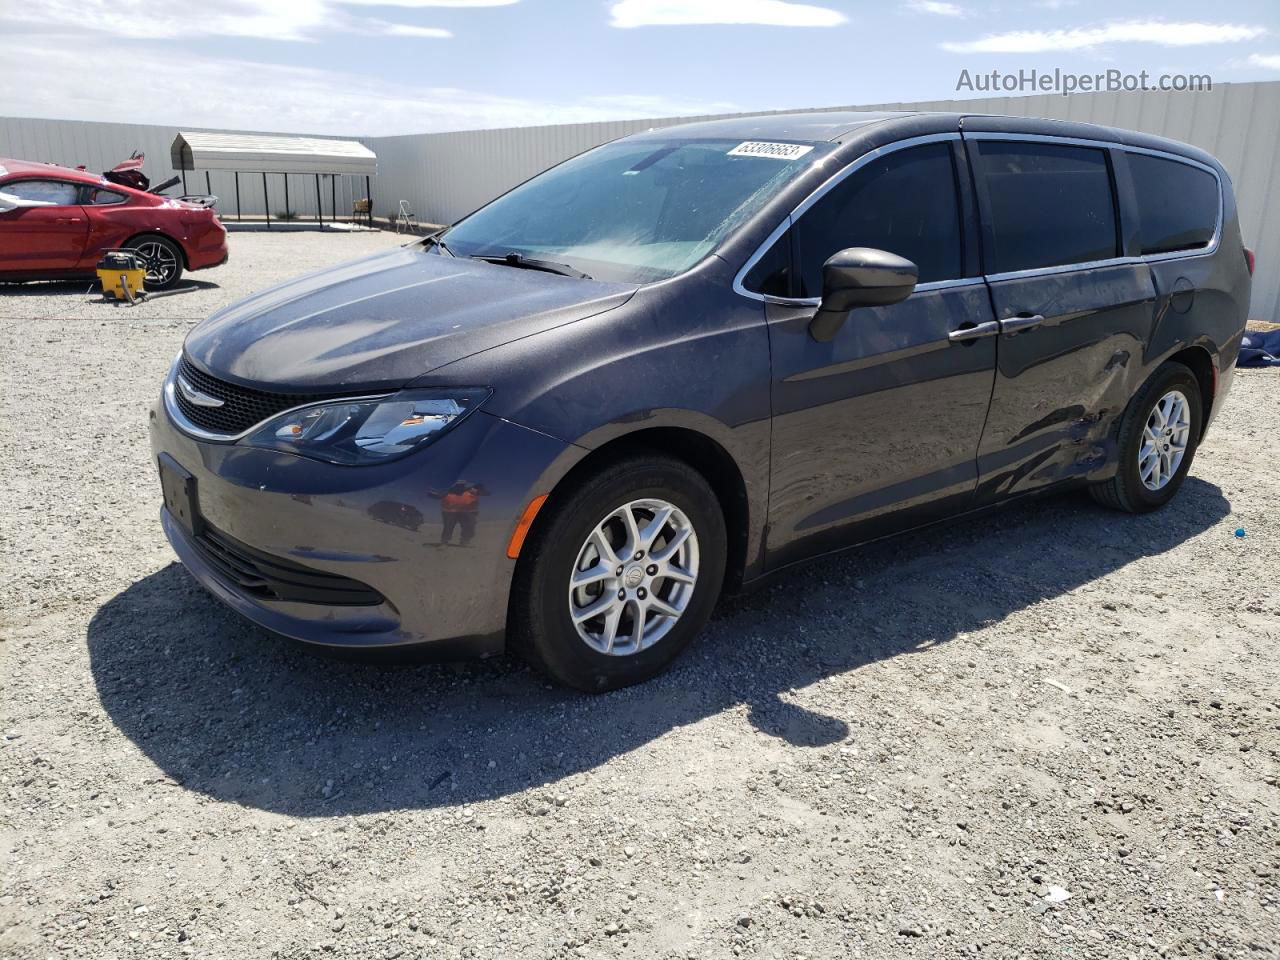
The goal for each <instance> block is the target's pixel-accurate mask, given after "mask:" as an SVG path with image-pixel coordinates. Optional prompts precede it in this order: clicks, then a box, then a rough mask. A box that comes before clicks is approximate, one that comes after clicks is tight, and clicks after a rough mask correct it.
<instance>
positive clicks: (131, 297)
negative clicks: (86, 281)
mask: <svg viewBox="0 0 1280 960" xmlns="http://www.w3.org/2000/svg"><path fill="white" fill-rule="evenodd" d="M146 273H147V271H146V269H145V268H144V267H143V265H142V258H141V257H139V256H138V254H137V253H136V252H134V251H133V250H108V251H107V252H106V253H104V254H103V255H102V259H101V260H99V261H98V279H99V280H100V281H101V282H102V295H103V296H104V297H114V298H115V299H117V300H128V301H129V302H130V303H133V302H134V301H135V300H140V299H142V298H143V297H144V293H143V289H142V282H143V278H144V277H145V276H146Z"/></svg>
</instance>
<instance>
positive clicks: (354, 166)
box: [169, 130, 378, 177]
mask: <svg viewBox="0 0 1280 960" xmlns="http://www.w3.org/2000/svg"><path fill="white" fill-rule="evenodd" d="M169 152H170V154H171V155H172V157H173V169H175V170H238V171H242V172H253V173H258V172H262V173H324V174H354V175H357V176H366V177H367V176H373V175H374V174H376V173H377V172H378V157H377V155H376V154H375V153H374V152H373V151H372V150H370V149H369V148H368V147H366V146H365V145H364V144H362V143H357V142H356V141H354V140H318V139H316V138H314V137H279V136H266V135H263V134H257V133H188V132H187V131H185V130H184V131H182V132H181V133H179V134H178V135H177V136H176V137H175V138H174V140H173V146H172V147H170V149H169Z"/></svg>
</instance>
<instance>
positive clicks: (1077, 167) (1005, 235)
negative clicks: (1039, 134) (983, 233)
mask: <svg viewBox="0 0 1280 960" xmlns="http://www.w3.org/2000/svg"><path fill="white" fill-rule="evenodd" d="M977 152H978V163H977V168H978V169H977V171H976V174H977V176H979V177H981V178H982V181H983V184H984V186H985V188H986V190H985V193H986V198H987V205H988V208H989V209H988V211H987V216H988V220H989V222H990V232H989V234H988V240H989V246H990V247H991V249H990V250H988V251H987V255H988V261H989V262H988V263H987V272H988V273H1008V272H1010V271H1014V270H1035V269H1039V268H1041V267H1057V266H1065V265H1067V264H1072V263H1089V262H1090V261H1093V260H1106V259H1109V258H1111V257H1114V256H1116V255H1117V250H1118V243H1117V230H1116V212H1115V201H1114V199H1113V194H1112V189H1111V174H1110V171H1109V170H1108V168H1107V157H1106V154H1105V153H1103V151H1101V150H1095V149H1091V148H1088V147H1069V146H1061V145H1058V144H1047V143H1004V142H1001V141H992V140H983V141H979V143H978V151H977Z"/></svg>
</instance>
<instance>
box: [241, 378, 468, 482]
mask: <svg viewBox="0 0 1280 960" xmlns="http://www.w3.org/2000/svg"><path fill="white" fill-rule="evenodd" d="M488 395H489V391H488V390H487V389H483V388H467V387H464V388H454V389H448V390H405V391H402V392H401V393H397V394H395V395H393V396H390V397H382V398H379V399H375V400H331V401H328V402H326V403H317V404H313V405H312V406H309V407H301V408H299V409H297V410H290V411H288V412H287V413H282V414H280V416H278V417H275V418H273V419H271V420H268V421H267V422H266V423H265V424H263V425H262V426H261V427H259V428H258V429H257V430H255V431H254V432H253V433H251V434H250V435H249V436H247V437H245V438H244V439H243V440H241V441H240V442H241V443H243V444H247V445H249V446H251V447H266V448H267V449H270V450H287V451H288V452H289V453H296V454H298V455H299V456H303V457H312V458H313V459H316V460H327V461H329V462H330V463H342V464H349V465H352V466H361V465H365V464H372V463H385V462H386V461H388V460H394V459H396V458H397V457H403V456H404V455H405V454H407V453H411V452H413V451H414V450H418V449H421V448H422V447H425V446H426V445H427V444H429V443H430V442H431V441H432V440H434V439H435V438H436V437H438V436H440V434H442V433H444V432H445V431H446V430H448V429H449V428H450V427H453V426H456V425H457V424H458V423H459V422H460V421H461V420H462V419H463V418H464V417H465V416H466V415H467V414H468V413H470V412H471V411H472V410H474V409H475V408H476V407H478V406H479V405H480V403H481V402H483V401H484V400H485V399H486V398H487V397H488Z"/></svg>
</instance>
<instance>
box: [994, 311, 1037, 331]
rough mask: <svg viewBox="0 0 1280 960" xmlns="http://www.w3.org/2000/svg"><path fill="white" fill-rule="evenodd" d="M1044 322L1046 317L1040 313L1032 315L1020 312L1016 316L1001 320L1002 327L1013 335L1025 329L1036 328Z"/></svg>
mask: <svg viewBox="0 0 1280 960" xmlns="http://www.w3.org/2000/svg"><path fill="white" fill-rule="evenodd" d="M1042 323H1044V317H1042V316H1041V315H1040V314H1038V313H1036V314H1032V315H1027V314H1020V315H1019V316H1016V317H1009V318H1008V319H1007V320H1001V321H1000V329H1001V330H1002V331H1003V332H1005V333H1007V334H1009V335H1010V336H1012V335H1013V334H1015V333H1020V332H1021V331H1023V330H1034V329H1035V328H1036V327H1038V326H1040V324H1042Z"/></svg>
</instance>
